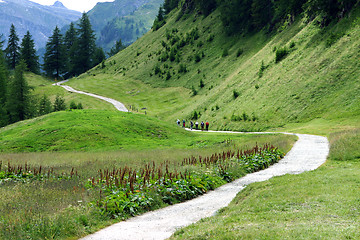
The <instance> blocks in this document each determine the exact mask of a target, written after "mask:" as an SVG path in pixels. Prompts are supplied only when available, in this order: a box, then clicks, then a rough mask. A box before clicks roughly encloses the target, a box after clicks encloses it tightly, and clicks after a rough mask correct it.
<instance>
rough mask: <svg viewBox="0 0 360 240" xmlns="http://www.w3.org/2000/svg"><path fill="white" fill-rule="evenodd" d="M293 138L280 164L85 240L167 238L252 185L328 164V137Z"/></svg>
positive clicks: (208, 214) (220, 206)
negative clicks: (296, 139) (292, 144)
mask: <svg viewBox="0 0 360 240" xmlns="http://www.w3.org/2000/svg"><path fill="white" fill-rule="evenodd" d="M229 133H235V132H229ZM285 134H289V133H285ZM294 135H296V136H298V138H299V140H298V141H297V142H296V143H295V144H294V146H293V148H292V149H291V150H290V152H288V154H287V155H286V156H285V157H284V158H283V159H282V160H280V161H279V163H277V164H274V165H272V166H271V167H269V168H267V169H265V170H262V171H259V172H256V173H251V174H248V175H246V176H245V177H242V178H240V179H238V180H235V181H234V182H231V183H228V184H226V185H223V186H222V187H220V188H218V189H216V190H214V191H210V192H209V193H207V194H204V195H202V196H200V197H198V198H195V199H193V200H190V201H187V202H184V203H179V204H176V205H172V206H169V207H166V208H163V209H160V210H157V211H153V212H149V213H145V214H143V215H141V216H138V217H134V218H131V219H129V220H127V221H123V222H119V223H117V224H114V225H112V226H110V227H107V228H105V229H103V230H100V231H99V232H97V233H94V234H92V235H89V236H87V237H85V238H82V240H115V239H116V240H119V239H129V240H130V239H131V240H138V239H144V240H145V239H146V240H150V239H156V240H159V239H166V238H169V237H170V236H171V235H172V234H173V233H174V232H175V231H176V230H178V229H180V228H182V227H185V226H188V225H190V224H192V223H195V222H197V221H199V220H200V219H202V218H206V217H211V216H213V215H214V214H216V212H217V211H218V210H219V209H221V208H223V207H226V206H227V205H228V204H229V203H230V202H231V201H232V199H233V198H234V197H235V196H236V194H237V193H238V192H239V191H241V190H242V189H244V188H245V187H246V185H248V184H250V183H254V182H262V181H266V180H268V179H270V178H272V177H274V176H281V175H285V174H300V173H302V172H304V171H311V170H314V169H316V168H318V167H319V166H320V165H322V164H323V163H324V162H325V161H326V158H327V156H328V153H329V143H328V140H327V138H326V137H321V136H313V135H304V134H294Z"/></svg>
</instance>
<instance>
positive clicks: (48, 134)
mask: <svg viewBox="0 0 360 240" xmlns="http://www.w3.org/2000/svg"><path fill="white" fill-rule="evenodd" d="M189 134H190V133H187V132H185V131H182V130H181V129H180V128H178V127H176V126H175V123H174V126H172V125H170V124H166V123H163V122H161V121H159V120H157V119H155V118H149V117H146V116H144V115H139V114H132V113H121V112H118V111H99V110H74V111H63V112H57V113H52V114H49V115H46V116H43V117H39V118H36V119H33V120H27V121H24V122H20V123H17V124H13V125H10V126H8V127H6V128H4V129H2V130H1V131H0V142H1V144H0V151H2V152H40V151H41V152H43V151H85V150H109V149H114V150H115V149H123V148H126V149H129V148H131V149H137V148H140V147H141V148H149V149H150V148H154V147H155V148H159V147H169V146H173V147H174V146H177V145H181V142H180V141H179V142H178V140H181V139H182V138H184V137H186V136H189ZM187 143H189V141H188V142H187Z"/></svg>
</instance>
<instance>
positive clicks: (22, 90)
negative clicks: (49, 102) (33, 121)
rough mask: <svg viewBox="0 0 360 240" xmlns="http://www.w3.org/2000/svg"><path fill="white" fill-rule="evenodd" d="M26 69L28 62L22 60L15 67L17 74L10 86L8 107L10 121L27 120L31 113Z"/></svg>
mask: <svg viewBox="0 0 360 240" xmlns="http://www.w3.org/2000/svg"><path fill="white" fill-rule="evenodd" d="M25 70H26V63H25V62H24V61H23V60H21V61H20V63H19V65H17V66H16V67H15V76H14V77H13V79H12V80H11V81H10V83H9V86H8V95H7V96H8V97H7V102H6V109H7V111H8V113H9V122H10V123H14V122H18V121H21V120H25V119H27V118H28V117H29V115H30V112H29V109H30V104H29V103H30V87H29V86H28V84H27V82H26V80H25V78H24V72H25Z"/></svg>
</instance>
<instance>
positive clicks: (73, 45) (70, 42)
mask: <svg viewBox="0 0 360 240" xmlns="http://www.w3.org/2000/svg"><path fill="white" fill-rule="evenodd" d="M64 44H65V48H66V52H67V62H66V64H67V65H66V68H67V77H72V76H74V75H75V69H74V68H75V61H76V50H77V44H78V43H77V32H76V29H75V26H74V23H70V27H69V29H68V30H67V31H66V33H65V38H64Z"/></svg>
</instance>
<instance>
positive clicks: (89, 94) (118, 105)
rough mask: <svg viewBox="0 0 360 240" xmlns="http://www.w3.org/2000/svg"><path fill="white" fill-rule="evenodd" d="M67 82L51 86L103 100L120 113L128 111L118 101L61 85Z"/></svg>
mask: <svg viewBox="0 0 360 240" xmlns="http://www.w3.org/2000/svg"><path fill="white" fill-rule="evenodd" d="M67 81H68V80H65V81H61V82H57V83H54V84H53V85H54V86H60V87H63V88H65V89H66V90H67V91H69V92H74V93H79V94H84V95H88V96H91V97H94V98H98V99H101V100H104V101H106V102H109V103H111V104H112V105H114V107H115V108H116V109H117V110H119V111H120V112H129V110H128V109H127V108H126V107H125V105H124V104H122V103H121V102H119V101H116V100H114V99H111V98H107V97H103V96H99V95H96V94H92V93H87V92H83V91H78V90H75V89H73V88H72V87H69V86H66V85H62V84H63V83H66V82H67Z"/></svg>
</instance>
